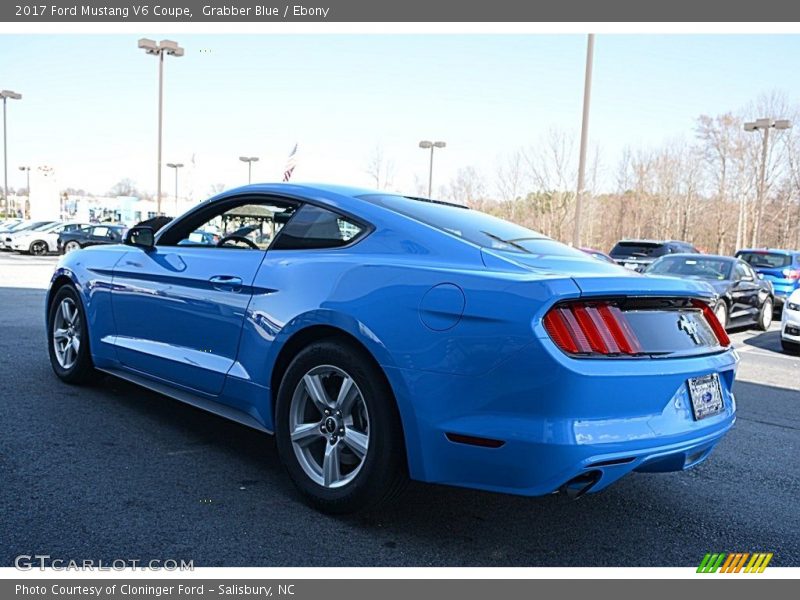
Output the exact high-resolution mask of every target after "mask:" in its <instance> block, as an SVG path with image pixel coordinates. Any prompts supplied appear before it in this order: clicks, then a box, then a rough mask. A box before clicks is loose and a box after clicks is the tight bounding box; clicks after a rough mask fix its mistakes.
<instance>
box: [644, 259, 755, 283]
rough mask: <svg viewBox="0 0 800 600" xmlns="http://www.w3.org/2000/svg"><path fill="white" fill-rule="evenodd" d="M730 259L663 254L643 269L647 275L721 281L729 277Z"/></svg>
mask: <svg viewBox="0 0 800 600" xmlns="http://www.w3.org/2000/svg"><path fill="white" fill-rule="evenodd" d="M732 260H733V259H727V260H726V259H722V258H705V257H682V256H665V257H664V258H662V259H659V260H657V261H656V262H654V263H653V264H652V265H650V266H649V267H648V268H647V269H645V273H647V274H649V275H670V276H673V277H691V278H692V279H711V280H715V281H723V280H725V279H730V275H731V261H732ZM739 264H741V263H739Z"/></svg>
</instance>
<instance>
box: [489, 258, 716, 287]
mask: <svg viewBox="0 0 800 600" xmlns="http://www.w3.org/2000/svg"><path fill="white" fill-rule="evenodd" d="M567 250H569V253H558V254H520V253H516V252H514V253H511V252H502V251H498V250H492V249H486V248H484V249H482V250H481V254H482V256H483V262H484V264H485V265H486V267H487V268H490V269H498V270H508V269H509V267H510V268H512V269H513V268H514V267H517V269H524V270H527V271H529V272H532V273H537V274H539V275H541V276H560V277H570V278H571V279H572V280H573V281H574V282H575V284H576V285H577V286H578V288H579V289H580V290H581V295H582V296H608V295H616V294H619V295H644V296H684V297H699V298H711V297H713V296H714V295H715V294H716V292H715V290H714V289H713V288H712V287H711V286H710V285H708V283H707V282H705V281H699V280H691V279H688V280H687V279H675V278H672V277H660V276H645V275H642V274H641V273H637V272H636V271H631V270H630V269H626V268H624V267H622V266H620V265H617V264H612V263H609V262H605V261H600V260H596V259H593V258H591V257H590V256H586V255H583V253H581V254H580V255H578V254H577V252H578V251H574V252H575V254H573V253H572V249H571V248H569V249H567Z"/></svg>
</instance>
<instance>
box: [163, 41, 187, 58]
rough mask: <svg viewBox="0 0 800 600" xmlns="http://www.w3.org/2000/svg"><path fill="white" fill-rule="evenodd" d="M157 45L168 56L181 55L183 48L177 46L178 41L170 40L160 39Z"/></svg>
mask: <svg viewBox="0 0 800 600" xmlns="http://www.w3.org/2000/svg"><path fill="white" fill-rule="evenodd" d="M159 47H160V48H161V50H162V51H164V52H166V53H167V54H169V55H170V56H178V57H180V56H183V48H181V47H180V46H178V42H173V41H172V40H161V43H160V44H159Z"/></svg>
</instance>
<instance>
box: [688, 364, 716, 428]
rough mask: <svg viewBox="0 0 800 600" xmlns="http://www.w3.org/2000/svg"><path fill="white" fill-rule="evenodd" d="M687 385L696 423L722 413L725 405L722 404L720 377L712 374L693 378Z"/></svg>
mask: <svg viewBox="0 0 800 600" xmlns="http://www.w3.org/2000/svg"><path fill="white" fill-rule="evenodd" d="M687 383H688V384H689V396H690V398H691V400H692V413H694V419H695V421H699V420H700V419H705V418H706V417H710V416H712V415H716V414H717V413H720V412H722V409H723V408H724V406H725V405H724V404H723V402H722V387H721V386H720V384H719V375H717V374H716V373H711V374H710V375H703V376H702V377H692V378H690V379H689V381H688V382H687Z"/></svg>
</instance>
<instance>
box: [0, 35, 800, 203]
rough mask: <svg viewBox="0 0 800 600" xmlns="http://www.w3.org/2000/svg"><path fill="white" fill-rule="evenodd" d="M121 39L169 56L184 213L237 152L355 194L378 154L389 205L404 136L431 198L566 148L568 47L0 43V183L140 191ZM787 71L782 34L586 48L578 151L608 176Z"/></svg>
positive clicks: (453, 40) (573, 107) (242, 171)
mask: <svg viewBox="0 0 800 600" xmlns="http://www.w3.org/2000/svg"><path fill="white" fill-rule="evenodd" d="M139 37H151V38H154V39H163V38H165V37H166V38H168V39H175V40H177V41H178V42H179V43H180V44H181V45H182V46H183V47H184V48H185V49H186V54H185V56H184V57H182V58H177V59H176V58H171V57H168V58H167V59H166V62H165V78H164V163H167V162H182V163H185V164H186V165H187V166H186V168H185V169H183V170H182V172H181V175H180V176H181V186H182V187H181V191H180V194H181V195H182V196H183V195H186V194H191V195H192V197H193V198H195V199H197V200H200V199H203V198H205V197H207V196H208V195H210V193H211V187H212V186H213V185H214V184H223V185H224V186H225V187H235V186H236V185H241V184H243V183H246V181H247V166H246V165H245V164H243V163H241V162H239V160H238V157H239V156H241V155H249V156H258V157H260V159H261V160H260V161H259V162H258V163H256V164H254V167H253V180H254V181H276V180H279V179H280V177H281V174H282V171H283V167H284V165H285V162H286V159H287V156H288V154H289V152H290V150H291V149H292V147H293V146H294V144H295V143H297V144H298V145H299V150H298V164H297V168H296V170H295V175H294V177H293V181H294V180H297V181H324V182H332V183H344V184H351V185H359V186H370V185H371V184H372V180H371V177H370V175H369V174H368V172H367V165H368V163H369V161H370V157H371V156H372V154H373V152H374V150H375V148H376V147H377V146H380V147H381V149H382V151H383V154H384V156H385V157H386V158H387V159H389V160H391V161H392V162H393V164H394V177H393V186H392V187H393V188H394V189H396V190H398V191H404V192H407V193H412V192H418V191H419V189H418V185H419V182H427V175H428V172H427V170H428V154H427V152H426V151H423V150H421V149H419V148H418V143H419V141H420V140H422V139H433V140H444V141H446V142H447V147H446V148H444V149H442V150H438V151H437V152H436V156H435V167H434V187H435V188H436V187H437V186H439V185H441V184H444V183H446V182H447V181H448V180H449V179H450V178H452V177H453V176H455V174H456V172H457V170H458V169H459V168H460V167H466V166H473V167H475V168H476V169H478V171H479V172H481V173H482V174H483V175H485V177H486V178H487V181H491V179H492V178H493V176H494V173H495V172H496V169H497V165H498V164H499V163H501V162H502V160H503V157H504V156H506V155H507V154H508V153H509V152H511V151H513V150H515V149H516V148H519V147H530V146H533V145H535V144H536V143H538V142H539V140H541V138H542V137H543V136H544V135H545V134H546V132H547V131H548V130H551V129H553V128H558V129H561V130H564V131H565V132H567V133H568V134H569V135H570V136H574V139H575V146H576V147H577V139H578V136H579V131H580V122H581V110H582V100H583V80H584V61H585V54H586V36H584V35H542V34H531V35H461V34H442V35H431V34H426V35H423V34H420V35H405V34H404V35H366V34H362V35H308V34H307V35H274V34H268V35H267V34H265V35H188V34H179V35H175V36H163V35H162V36H154V35H151V34H148V32H147V31H143V32H142V33H141V35H121V34H115V35H77V34H76V35H44V34H35V35H0V88H2V89H11V90H14V91H17V92H20V93H22V94H23V98H22V100H19V101H13V100H9V101H8V161H9V186H11V187H24V185H25V179H24V174H23V173H22V172H20V171H19V170H18V167H19V166H20V165H30V166H32V167H34V168H35V167H37V166H41V165H47V166H50V167H52V168H53V169H54V170H55V174H56V178H57V181H58V185H59V186H60V187H61V188H66V187H73V188H82V189H86V190H88V191H90V192H93V193H97V194H103V193H105V192H107V191H108V190H109V189H110V188H111V187H112V186H113V185H114V184H115V183H116V182H118V181H119V180H121V179H123V178H130V179H133V180H134V181H135V182H136V183H137V185H138V186H139V187H140V188H141V189H143V190H146V191H148V192H151V193H152V192H154V191H155V188H156V164H157V163H156V142H157V128H156V127H157V81H158V80H157V74H158V70H157V59H156V58H155V57H152V56H148V55H146V54H144V52H143V51H142V50H139V49H138V48H137V44H136V41H137V39H138V38H139ZM799 58H800V36H798V35H751V36H744V35H727V34H715V35H598V36H597V39H596V44H595V59H594V80H593V88H592V105H591V118H590V130H589V140H590V144H591V146H592V147H593V148H594V147H596V148H597V149H598V152H599V156H600V159H601V163H602V164H603V165H605V166H609V167H610V168H611V169H613V165H614V164H615V163H616V161H617V160H618V159H619V156H620V155H621V153H622V152H623V150H624V148H625V147H627V146H631V147H635V148H638V147H645V148H647V147H654V146H657V145H659V144H661V143H663V142H665V141H668V140H674V139H676V138H681V137H683V138H685V139H687V140H690V139H691V138H692V136H693V128H694V124H695V121H696V118H697V117H698V116H699V115H700V114H704V113H705V114H719V113H723V112H726V111H736V110H739V109H741V108H742V107H743V106H745V105H747V104H748V103H750V102H751V101H753V100H755V99H756V98H757V97H758V96H759V95H760V94H763V93H770V92H773V91H779V92H781V93H783V94H785V95H786V97H787V99H788V100H789V101H790V102H792V103H794V102H797V101H798V100H800V77H798V76H797V64H798V59H799ZM758 116H759V115H754V117H758ZM163 177H164V184H163V186H164V193H165V195H166V194H171V193H172V192H173V186H174V180H173V173H172V171H171V170H168V169H166V168H165V169H164V174H163ZM490 191H491V186H490Z"/></svg>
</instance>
